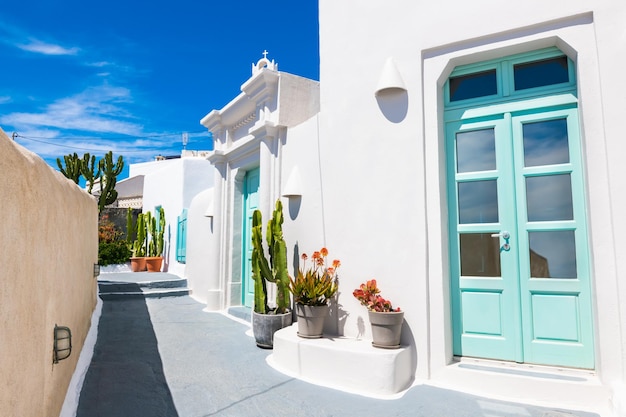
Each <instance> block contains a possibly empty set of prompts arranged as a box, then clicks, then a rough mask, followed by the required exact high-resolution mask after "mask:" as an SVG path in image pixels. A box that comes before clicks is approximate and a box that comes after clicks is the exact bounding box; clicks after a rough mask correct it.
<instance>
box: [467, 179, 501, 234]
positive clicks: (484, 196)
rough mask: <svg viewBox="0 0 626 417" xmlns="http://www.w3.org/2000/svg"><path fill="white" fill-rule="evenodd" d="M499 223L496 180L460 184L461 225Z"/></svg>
mask: <svg viewBox="0 0 626 417" xmlns="http://www.w3.org/2000/svg"><path fill="white" fill-rule="evenodd" d="M496 222H498V188H497V183H496V180H486V181H469V182H460V183H459V223H461V224H465V223H496Z"/></svg>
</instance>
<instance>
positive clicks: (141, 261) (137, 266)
mask: <svg viewBox="0 0 626 417" xmlns="http://www.w3.org/2000/svg"><path fill="white" fill-rule="evenodd" d="M130 270H131V271H133V272H142V271H145V270H146V258H144V257H132V258H130Z"/></svg>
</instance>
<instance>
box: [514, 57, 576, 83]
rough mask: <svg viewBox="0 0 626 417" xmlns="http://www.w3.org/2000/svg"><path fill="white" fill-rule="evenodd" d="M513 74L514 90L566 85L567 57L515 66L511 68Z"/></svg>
mask: <svg viewBox="0 0 626 417" xmlns="http://www.w3.org/2000/svg"><path fill="white" fill-rule="evenodd" d="M513 74H514V75H513V77H514V78H515V89H516V90H525V89H527V88H534V87H543V86H545V85H553V84H560V83H566V82H568V81H569V73H568V71H567V57H564V56H561V57H558V58H551V59H544V60H542V61H535V62H529V63H525V64H517V65H514V66H513Z"/></svg>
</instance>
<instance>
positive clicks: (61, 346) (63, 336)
mask: <svg viewBox="0 0 626 417" xmlns="http://www.w3.org/2000/svg"><path fill="white" fill-rule="evenodd" d="M71 353H72V332H71V331H70V328H69V327H65V326H57V325H56V324H55V325H54V359H53V363H59V361H62V360H63V359H67V358H68V357H69V356H70V354H71Z"/></svg>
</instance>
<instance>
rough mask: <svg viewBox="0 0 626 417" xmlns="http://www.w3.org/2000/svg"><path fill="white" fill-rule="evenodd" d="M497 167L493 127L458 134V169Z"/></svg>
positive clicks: (489, 168) (472, 170) (485, 169)
mask: <svg viewBox="0 0 626 417" xmlns="http://www.w3.org/2000/svg"><path fill="white" fill-rule="evenodd" d="M494 169H496V135H495V132H494V130H493V128H491V129H483V130H474V131H471V132H458V133H457V134H456V171H457V172H475V171H489V170H494Z"/></svg>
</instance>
